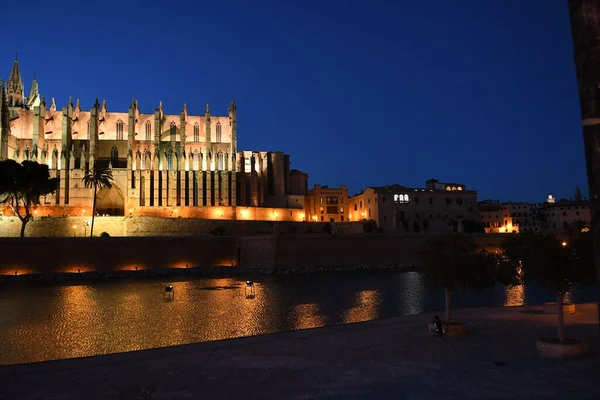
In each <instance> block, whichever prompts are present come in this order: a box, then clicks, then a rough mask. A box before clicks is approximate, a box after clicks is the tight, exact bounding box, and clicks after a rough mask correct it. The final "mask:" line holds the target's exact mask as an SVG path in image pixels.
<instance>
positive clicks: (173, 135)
mask: <svg viewBox="0 0 600 400" xmlns="http://www.w3.org/2000/svg"><path fill="white" fill-rule="evenodd" d="M169 131H170V132H171V142H174V141H175V140H176V135H177V125H175V122H171V129H170V130H169Z"/></svg>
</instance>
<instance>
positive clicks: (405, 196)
mask: <svg viewBox="0 0 600 400" xmlns="http://www.w3.org/2000/svg"><path fill="white" fill-rule="evenodd" d="M404 202H405V203H408V195H407V194H405V195H404Z"/></svg>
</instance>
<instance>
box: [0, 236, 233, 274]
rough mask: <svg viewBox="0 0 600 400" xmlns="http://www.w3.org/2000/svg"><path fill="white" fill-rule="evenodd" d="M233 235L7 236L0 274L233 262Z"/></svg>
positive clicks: (2, 247) (1, 246) (0, 250)
mask: <svg viewBox="0 0 600 400" xmlns="http://www.w3.org/2000/svg"><path fill="white" fill-rule="evenodd" d="M234 250H235V238H233V237H215V236H206V237H178V238H169V237H154V238H112V237H111V238H3V239H0V254H2V257H0V275H14V274H15V272H17V274H19V275H22V274H31V273H50V272H73V273H76V272H78V271H79V272H91V271H104V272H109V271H116V270H135V269H136V268H137V269H138V270H141V269H154V268H186V266H189V267H190V268H191V267H210V266H219V265H223V266H227V265H228V266H231V264H232V262H234V260H233V254H234Z"/></svg>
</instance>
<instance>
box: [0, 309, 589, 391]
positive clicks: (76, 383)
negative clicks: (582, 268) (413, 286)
mask: <svg viewBox="0 0 600 400" xmlns="http://www.w3.org/2000/svg"><path fill="white" fill-rule="evenodd" d="M540 310H541V307H522V308H477V309H470V310H460V311H456V312H455V317H456V318H457V319H460V320H462V321H465V322H467V323H469V325H470V328H471V331H470V334H469V335H468V336H466V337H460V338H436V337H431V336H429V335H428V334H427V332H426V324H427V322H428V321H429V320H430V319H431V315H419V316H411V317H398V318H392V319H387V320H381V321H373V322H366V323H360V324H353V325H346V326H338V327H331V328H321V329H313V330H305V331H297V332H290V333H282V334H275V335H268V336H259V337H253V338H242V339H233V340H226V341H219V342H212V343H199V344H192V345H185V346H177V347H171V348H163V349H155V350H147V351H141V352H135V353H125V354H116V355H108V356H99V357H90V358H86V359H75V360H64V361H55V362H46V363H39V364H30V365H19V366H7V367H6V366H5V367H0V398H2V399H11V400H12V399H19V400H28V399H44V400H59V399H61V400H63V399H77V400H92V399H131V400H133V399H145V400H159V399H160V400H162V399H170V400H176V399H262V398H269V399H275V398H284V399H311V398H315V399H372V398H373V399H386V398H390V399H454V398H456V399H550V398H563V399H564V398H574V399H599V398H600V356H599V355H598V353H599V352H598V336H597V332H598V327H597V325H596V323H597V312H596V306H595V305H579V306H578V310H577V311H578V312H577V315H574V316H566V318H565V319H566V321H567V324H568V326H567V336H570V337H577V338H592V347H593V348H594V350H595V353H594V355H592V356H591V357H586V358H580V359H570V360H553V359H544V358H540V357H538V356H537V354H536V349H535V337H536V336H537V335H539V334H541V333H554V326H555V325H554V321H555V319H556V316H555V315H545V314H542V313H541V311H540Z"/></svg>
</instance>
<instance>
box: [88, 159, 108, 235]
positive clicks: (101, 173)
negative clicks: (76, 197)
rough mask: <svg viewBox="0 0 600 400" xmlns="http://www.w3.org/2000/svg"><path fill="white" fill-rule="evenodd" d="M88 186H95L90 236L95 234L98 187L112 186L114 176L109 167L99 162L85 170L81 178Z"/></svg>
mask: <svg viewBox="0 0 600 400" xmlns="http://www.w3.org/2000/svg"><path fill="white" fill-rule="evenodd" d="M81 180H82V181H83V183H84V185H85V187H86V188H94V204H93V206H92V226H91V228H90V237H92V236H93V234H94V219H95V218H96V196H97V195H98V189H104V188H107V189H110V188H111V187H112V182H113V176H112V170H111V169H110V168H109V167H103V166H100V165H98V164H97V163H96V164H95V165H94V167H93V168H92V169H91V170H87V171H85V175H84V176H83V178H81Z"/></svg>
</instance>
